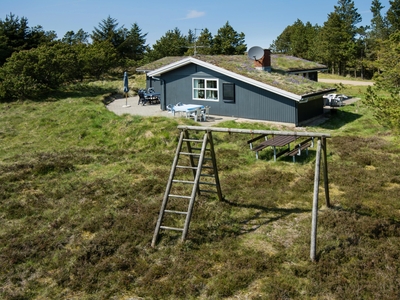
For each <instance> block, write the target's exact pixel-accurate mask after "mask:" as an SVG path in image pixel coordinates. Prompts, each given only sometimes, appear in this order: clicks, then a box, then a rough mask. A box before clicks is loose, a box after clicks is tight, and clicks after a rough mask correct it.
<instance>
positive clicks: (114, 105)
mask: <svg viewBox="0 0 400 300" xmlns="http://www.w3.org/2000/svg"><path fill="white" fill-rule="evenodd" d="M138 101H139V97H138V96H135V97H128V99H127V100H126V99H125V98H121V99H115V100H114V101H113V102H111V103H110V104H108V105H107V106H106V107H107V109H108V110H110V111H112V112H114V113H115V114H117V115H123V114H130V115H139V116H147V117H150V116H160V117H168V118H180V116H179V115H178V114H176V115H175V117H174V116H173V114H171V113H168V112H167V111H165V110H164V111H163V110H161V107H160V105H159V104H156V105H150V104H147V105H145V106H143V105H142V104H140V105H138ZM125 104H128V107H124V106H125ZM211 112H212V107H211ZM228 120H239V118H235V117H225V116H216V115H212V114H211V115H210V116H209V118H208V119H207V121H202V122H198V123H199V125H201V126H206V127H207V126H212V125H215V124H217V123H219V122H222V121H228ZM253 121H254V120H253Z"/></svg>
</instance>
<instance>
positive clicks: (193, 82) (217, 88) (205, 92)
mask: <svg viewBox="0 0 400 300" xmlns="http://www.w3.org/2000/svg"><path fill="white" fill-rule="evenodd" d="M195 80H204V88H195ZM207 81H213V82H216V83H217V87H216V88H208V87H207ZM196 90H197V91H200V90H204V95H205V97H204V98H199V97H195V91H196ZM207 91H213V92H217V98H216V99H213V98H208V99H207V98H206V97H207ZM192 97H193V100H201V101H219V80H218V79H217V78H192Z"/></svg>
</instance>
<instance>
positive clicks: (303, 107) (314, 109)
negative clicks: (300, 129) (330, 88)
mask: <svg viewBox="0 0 400 300" xmlns="http://www.w3.org/2000/svg"><path fill="white" fill-rule="evenodd" d="M297 111H298V122H297V124H296V125H298V124H299V123H301V122H304V121H307V120H309V119H312V118H315V117H316V116H319V115H322V114H323V113H324V99H323V98H322V96H321V97H320V98H318V99H314V100H311V101H308V102H306V103H298V109H297Z"/></svg>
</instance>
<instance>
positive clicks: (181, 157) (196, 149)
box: [151, 130, 222, 247]
mask: <svg viewBox="0 0 400 300" xmlns="http://www.w3.org/2000/svg"><path fill="white" fill-rule="evenodd" d="M185 145H186V148H187V149H186V151H184V150H183V148H185ZM208 145H209V148H207V146H208ZM178 170H179V172H178ZM202 171H203V172H204V173H203V172H202ZM187 172H189V174H187ZM190 172H191V173H192V174H193V175H190ZM178 173H179V174H178ZM188 175H189V176H190V177H191V176H193V178H194V179H193V180H188V179H187V177H188ZM185 176H186V178H185ZM182 177H184V178H183V179H182ZM185 185H191V186H192V189H191V194H190V195H187V194H186V195H185V194H183V195H182V193H185V191H184V190H185V189H184V188H183V186H185ZM203 186H214V187H215V189H213V190H210V189H203ZM186 190H187V189H186ZM171 191H173V192H171ZM203 192H204V193H217V194H218V198H219V200H222V193H221V186H220V183H219V178H218V171H217V164H216V159H215V152H214V144H213V140H212V135H211V131H208V132H206V133H205V134H204V137H203V139H202V140H201V139H191V138H190V137H189V132H188V131H187V130H182V131H181V134H180V138H179V143H178V147H177V149H176V153H175V157H174V161H173V163H172V168H171V173H170V176H169V179H168V183H167V187H166V190H165V194H164V198H163V201H162V204H161V209H160V213H159V216H158V220H157V224H156V228H155V231H154V235H153V240H152V242H151V246H152V247H154V246H155V245H156V242H157V238H158V236H159V234H160V230H161V229H163V230H175V231H182V238H181V240H182V241H184V240H185V239H186V235H187V233H188V230H189V224H190V219H191V216H192V211H193V206H194V201H195V198H196V194H198V195H200V194H201V193H203ZM186 193H188V192H187V191H186ZM177 201H181V202H182V201H183V202H184V203H180V209H179V210H177V209H176V208H175V207H174V203H171V202H177ZM170 206H171V207H172V208H170ZM182 207H185V208H184V209H182ZM167 215H171V216H172V215H174V216H175V217H177V218H175V219H174V218H172V222H173V223H175V222H177V223H179V222H180V223H181V224H182V221H183V220H182V217H183V218H184V225H183V227H182V225H178V226H176V227H173V226H171V225H164V223H165V222H164V221H165V220H164V219H165V218H164V217H166V216H167ZM176 219H178V220H176ZM170 221H171V220H170Z"/></svg>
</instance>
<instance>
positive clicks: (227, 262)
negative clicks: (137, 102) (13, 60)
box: [0, 81, 400, 299]
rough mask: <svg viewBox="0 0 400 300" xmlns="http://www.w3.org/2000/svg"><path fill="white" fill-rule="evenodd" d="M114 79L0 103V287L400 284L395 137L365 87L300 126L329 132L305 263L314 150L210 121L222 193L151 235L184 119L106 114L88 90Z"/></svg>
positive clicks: (158, 291) (32, 295)
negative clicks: (255, 139)
mask: <svg viewBox="0 0 400 300" xmlns="http://www.w3.org/2000/svg"><path fill="white" fill-rule="evenodd" d="M118 83H119V81H118ZM118 83H117V82H115V83H114V84H113V83H110V82H109V83H108V84H107V85H104V83H103V82H98V83H94V84H91V85H86V86H85V88H83V87H81V88H80V89H77V90H76V89H70V90H65V91H63V92H59V94H57V97H54V98H49V99H47V100H45V101H40V102H32V101H24V102H14V103H2V104H0V105H1V107H0V108H1V109H0V128H1V130H0V138H1V141H2V142H1V146H0V147H1V149H0V150H1V151H0V182H1V185H0V201H1V207H0V216H1V223H2V227H1V229H0V250H1V253H2V254H1V256H0V265H1V266H2V268H1V271H0V286H1V288H0V295H1V296H0V297H1V298H2V299H132V298H133V299H135V298H139V299H188V298H192V299H210V298H211V299H220V298H227V299H234V298H248V299H289V298H292V299H295V298H297V299H299V298H300V299H310V298H319V299H328V298H333V299H360V298H364V299H376V298H382V299H397V298H398V297H399V296H400V282H399V276H398V275H399V274H398V270H399V268H400V264H399V260H398V258H399V256H400V250H399V249H400V247H399V246H400V215H399V211H400V207H399V203H398V201H397V200H398V198H399V196H400V167H399V164H398V163H397V159H398V157H399V154H400V147H399V143H398V137H397V136H396V135H393V134H392V133H391V131H390V130H388V129H387V128H384V127H382V126H381V125H379V123H377V122H376V121H375V119H374V118H373V116H372V113H371V112H370V110H369V109H368V108H366V107H365V106H364V104H363V102H361V101H358V102H356V103H354V104H352V105H348V106H345V107H343V108H341V109H337V111H336V114H333V115H332V116H331V118H330V119H329V120H328V121H327V122H325V123H323V124H321V125H319V126H317V127H308V128H304V129H306V130H308V131H318V132H327V133H330V134H331V135H332V138H330V139H329V140H328V163H329V165H328V166H329V182H330V194H331V202H332V204H333V207H332V208H331V209H327V208H326V207H324V201H323V197H324V193H323V191H322V190H321V191H320V199H321V201H320V213H319V227H318V239H317V262H314V263H313V262H311V261H310V260H309V243H310V226H311V202H312V193H313V182H314V162H315V149H313V148H311V149H310V152H309V156H308V157H307V156H303V157H302V158H301V159H297V160H296V163H293V162H292V161H291V159H290V158H280V159H279V160H278V161H277V162H273V161H272V160H271V155H272V154H271V153H270V152H268V151H264V152H263V153H262V154H261V153H260V154H261V158H262V159H259V160H256V159H255V157H254V153H252V152H251V151H250V150H249V148H248V145H247V143H246V140H247V139H248V136H245V135H240V134H226V133H219V134H214V140H215V141H214V142H215V148H216V155H217V163H218V169H219V174H220V180H221V187H222V192H223V194H224V197H225V200H224V201H223V202H220V201H218V200H217V197H216V196H214V195H211V196H210V195H209V196H206V195H202V196H200V197H198V198H197V200H196V204H195V208H194V214H193V218H192V223H191V227H190V230H189V235H188V240H187V241H186V242H184V243H181V242H180V241H179V236H178V235H176V234H175V233H173V232H172V233H170V232H167V233H163V234H162V235H161V238H160V240H159V242H158V244H157V247H156V248H151V247H150V242H151V239H152V235H153V231H154V227H155V222H156V219H157V215H158V211H159V208H160V204H161V200H162V197H163V193H164V189H165V186H166V182H167V179H168V176H169V172H170V167H171V163H172V159H173V156H174V152H175V148H176V145H177V139H178V133H179V132H178V130H177V125H179V124H184V123H186V122H189V123H190V124H193V123H192V122H193V121H188V120H186V119H180V118H162V117H140V116H132V115H123V116H116V115H114V114H113V113H111V112H109V111H108V110H107V109H106V108H105V106H104V104H103V102H102V101H103V100H104V97H106V96H108V95H109V94H110V93H115V92H117V87H118ZM132 84H135V83H132ZM341 91H342V92H344V93H346V94H349V95H352V96H354V97H357V96H360V95H361V97H362V95H363V93H364V92H365V90H364V88H360V87H353V88H350V87H349V88H347V87H344V89H342V90H341ZM219 126H223V127H241V128H253V129H256V128H257V129H273V130H287V129H288V128H284V127H276V126H273V125H270V126H268V125H265V124H261V123H235V122H233V121H230V122H225V123H221V124H219ZM194 134H195V133H194Z"/></svg>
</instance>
